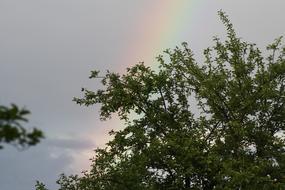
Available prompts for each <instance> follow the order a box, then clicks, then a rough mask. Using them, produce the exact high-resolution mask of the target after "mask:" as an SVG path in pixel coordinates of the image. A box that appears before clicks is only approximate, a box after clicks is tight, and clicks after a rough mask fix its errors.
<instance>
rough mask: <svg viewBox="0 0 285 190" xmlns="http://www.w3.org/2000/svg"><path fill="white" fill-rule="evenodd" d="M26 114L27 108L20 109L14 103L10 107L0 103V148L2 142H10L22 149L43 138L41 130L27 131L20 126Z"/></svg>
mask: <svg viewBox="0 0 285 190" xmlns="http://www.w3.org/2000/svg"><path fill="white" fill-rule="evenodd" d="M28 114H30V111H29V110H27V109H25V108H22V109H21V108H19V107H18V106H17V105H15V104H12V105H11V106H10V107H7V106H3V105H0V149H2V148H3V144H12V145H14V146H16V147H17V148H19V149H23V148H26V147H29V146H33V145H36V144H37V143H39V142H40V140H41V139H42V138H43V133H42V131H40V130H39V129H36V128H33V129H32V131H28V130H27V129H26V128H24V127H23V126H22V122H27V121H28V119H27V118H26V115H28Z"/></svg>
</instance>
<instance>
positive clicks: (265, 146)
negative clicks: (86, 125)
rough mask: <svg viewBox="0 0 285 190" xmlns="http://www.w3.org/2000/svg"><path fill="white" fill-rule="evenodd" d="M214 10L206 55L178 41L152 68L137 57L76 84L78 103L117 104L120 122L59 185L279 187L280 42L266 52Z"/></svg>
mask: <svg viewBox="0 0 285 190" xmlns="http://www.w3.org/2000/svg"><path fill="white" fill-rule="evenodd" d="M219 15H220V18H221V20H222V21H223V23H224V25H225V26H226V29H227V39H226V40H225V41H221V40H220V39H219V38H214V42H215V43H214V46H213V47H212V48H207V49H206V50H205V51H204V55H205V63H204V64H198V63H197V62H196V61H195V60H194V58H193V53H192V52H191V50H190V49H189V48H188V47H187V44H186V43H183V44H182V47H181V48H179V47H177V48H175V49H174V50H166V51H165V54H166V55H167V57H165V56H159V57H158V58H157V60H158V62H159V64H160V69H159V71H157V72H156V71H154V70H152V69H151V68H150V67H147V66H145V65H144V64H138V65H136V66H134V67H132V68H128V69H127V72H126V74H124V75H120V74H117V73H111V72H108V73H107V74H106V76H105V77H104V78H103V80H102V83H103V85H104V86H105V87H106V88H104V89H101V90H98V91H96V92H94V91H90V90H87V89H83V91H84V97H83V98H75V101H76V102H77V103H78V104H80V105H85V106H91V105H94V104H100V105H101V111H100V114H101V117H102V119H107V118H110V117H111V115H112V114H113V113H118V115H119V116H120V118H121V119H122V120H124V121H125V123H126V127H125V128H124V129H123V130H121V131H117V132H114V131H111V132H110V134H111V135H114V139H113V140H111V141H110V142H108V143H107V147H106V148H99V149H97V150H96V157H95V158H94V159H93V163H92V166H91V170H90V171H88V172H85V173H84V174H83V176H82V177H78V176H70V177H68V176H65V175H62V176H61V178H60V180H59V181H58V183H59V185H60V190H95V189H98V190H99V189H101V190H116V189H118V190H119V189H120V190H121V189H130V190H134V189H136V190H140V189H148V190H157V189H171V190H178V189H217V190H225V189H228V190H230V189H248V190H252V189H285V152H284V151H285V147H284V145H285V144H284V134H283V132H284V127H285V122H284V118H285V108H284V102H285V91H284V80H285V47H284V46H282V45H281V38H278V39H277V40H275V42H274V43H272V44H271V45H269V46H268V48H267V50H268V51H269V56H268V57H267V58H264V57H263V56H262V54H261V51H260V50H259V49H258V48H257V47H256V45H255V44H251V43H247V42H244V41H242V40H241V39H240V38H238V37H237V36H236V33H235V31H234V29H233V26H232V24H231V23H230V21H229V20H228V17H227V16H226V15H225V14H224V13H223V12H219ZM97 76H98V72H97V71H94V72H92V74H91V78H95V79H96V78H97ZM195 102H196V103H195ZM134 114H136V117H135V118H134V117H132V115H134Z"/></svg>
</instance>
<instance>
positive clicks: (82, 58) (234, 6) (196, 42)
mask: <svg viewBox="0 0 285 190" xmlns="http://www.w3.org/2000/svg"><path fill="white" fill-rule="evenodd" d="M284 7H285V1H284V0H274V1H265V0H251V1H245V0H241V1H236V0H224V1H222V0H193V1H192V0H176V1H174V0H144V1H142V0H140V1H139V0H123V1H117V0H90V1H88V0H25V1H23V0H0V87H1V96H0V104H2V105H3V104H4V105H9V104H10V103H16V104H17V105H19V106H25V107H26V108H28V109H29V110H31V112H32V115H31V116H30V117H29V119H30V122H29V123H28V124H27V125H26V126H27V127H29V126H30V127H33V126H36V127H38V128H41V129H42V130H43V131H44V132H45V134H46V139H45V140H44V141H43V142H42V143H41V144H39V145H38V146H36V147H32V148H30V149H28V150H26V151H21V152H19V151H17V150H16V149H15V148H13V147H11V146H6V147H5V149H4V150H1V151H0V189H1V190H31V189H33V186H34V184H35V180H41V181H43V182H45V183H46V184H47V185H48V187H50V188H55V187H56V185H55V181H56V179H57V178H58V175H59V174H60V173H63V172H65V173H79V172H80V171H81V170H85V169H88V166H89V160H88V159H89V158H91V157H92V155H93V149H95V148H96V147H97V146H103V145H104V143H106V142H107V139H108V137H107V131H109V130H110V129H112V128H115V129H116V128H118V127H119V126H121V124H120V122H119V121H118V120H116V119H114V120H111V121H107V122H100V121H99V119H98V107H97V106H94V107H90V108H85V107H80V106H78V105H76V104H75V103H74V102H72V101H71V100H72V98H73V97H74V96H80V95H81V92H80V89H81V87H89V88H91V89H96V88H98V87H100V85H99V83H98V82H95V81H90V80H88V76H89V73H90V70H92V69H99V70H103V71H104V70H106V69H109V70H111V71H116V72H122V71H123V70H124V68H125V67H127V66H131V65H133V64H136V63H138V62H139V61H145V64H147V65H151V66H155V60H154V58H155V56H157V55H158V53H161V52H162V51H163V50H164V49H166V48H174V47H175V46H176V45H179V44H180V43H181V42H183V41H186V42H188V43H189V46H190V47H191V48H192V50H193V51H194V53H195V55H196V56H197V57H198V59H199V57H200V56H201V50H202V49H204V48H206V47H208V46H209V45H211V44H212V41H211V40H212V36H214V35H218V36H221V37H222V36H223V35H224V34H225V31H224V28H223V25H222V24H221V22H220V21H219V19H218V16H217V11H218V10H220V9H223V10H224V11H226V12H227V14H228V15H229V16H230V19H231V21H232V22H233V24H234V27H235V28H236V30H237V33H238V35H239V36H241V37H242V38H243V39H245V40H247V41H250V42H255V43H257V44H258V45H259V46H260V47H261V48H264V46H265V45H266V44H268V43H270V42H272V41H273V39H275V38H276V37H278V36H281V35H284V34H285V24H284V23H285V22H284V21H285V12H284Z"/></svg>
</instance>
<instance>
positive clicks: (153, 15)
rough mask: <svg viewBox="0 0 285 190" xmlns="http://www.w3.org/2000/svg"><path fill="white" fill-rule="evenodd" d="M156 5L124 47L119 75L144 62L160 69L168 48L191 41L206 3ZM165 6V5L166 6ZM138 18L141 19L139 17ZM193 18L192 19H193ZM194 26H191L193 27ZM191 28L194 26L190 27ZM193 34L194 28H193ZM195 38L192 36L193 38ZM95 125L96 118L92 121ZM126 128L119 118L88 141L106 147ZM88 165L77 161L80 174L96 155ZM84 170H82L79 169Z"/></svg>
mask: <svg viewBox="0 0 285 190" xmlns="http://www.w3.org/2000/svg"><path fill="white" fill-rule="evenodd" d="M151 1H152V5H151V6H149V4H148V3H147V4H148V6H147V8H149V9H148V10H143V11H144V12H143V14H142V15H139V19H136V20H138V22H137V23H136V25H134V26H132V27H131V28H130V30H131V31H134V33H135V34H134V35H133V36H131V37H128V38H127V39H126V40H125V41H126V43H125V44H122V49H123V51H122V52H121V56H120V57H119V58H118V59H119V61H118V62H117V63H118V65H116V66H115V67H114V68H113V69H115V71H116V72H119V73H124V72H125V70H126V68H127V67H131V66H132V65H134V64H137V63H139V62H142V61H144V63H145V65H147V66H151V67H152V68H157V64H156V63H157V62H156V61H155V57H156V56H158V55H159V54H162V52H163V51H164V50H165V49H167V48H174V47H175V46H177V45H180V43H181V42H183V41H187V39H183V36H185V35H182V34H185V32H186V33H187V34H186V35H188V32H189V25H190V24H191V23H192V24H193V22H194V21H193V20H194V19H193V15H194V13H195V10H194V9H197V6H198V4H200V3H201V2H204V1H203V0H162V1H159V0H151ZM162 2H163V3H162ZM135 16H137V15H135ZM189 18H190V19H189ZM192 24H191V25H192ZM190 27H191V26H190ZM190 30H191V28H190ZM190 37H191V36H190ZM90 120H91V121H90V123H92V122H93V117H92V118H90ZM122 128H123V122H121V121H119V119H118V118H117V117H113V118H112V119H111V120H108V121H105V122H104V123H102V126H101V127H96V128H95V129H92V130H91V131H90V132H89V134H88V135H87V136H86V138H88V139H94V143H95V144H96V145H97V146H99V147H104V145H105V143H107V141H108V140H110V139H111V137H110V136H109V135H108V131H110V130H111V129H114V130H118V129H122ZM86 154H88V156H89V157H88V156H86V157H87V158H86V161H85V162H84V161H83V162H82V159H79V158H78V159H76V160H75V161H77V162H75V164H76V163H77V166H75V168H78V171H80V169H82V166H83V165H84V166H85V168H86V169H87V165H88V164H89V163H90V162H87V160H88V158H90V157H92V155H94V153H93V152H92V151H90V152H88V153H86ZM79 166H80V167H79Z"/></svg>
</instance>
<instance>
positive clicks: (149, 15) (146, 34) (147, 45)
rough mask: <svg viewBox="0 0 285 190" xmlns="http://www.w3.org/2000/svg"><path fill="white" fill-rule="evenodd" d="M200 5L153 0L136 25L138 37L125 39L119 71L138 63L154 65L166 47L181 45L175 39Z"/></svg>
mask: <svg viewBox="0 0 285 190" xmlns="http://www.w3.org/2000/svg"><path fill="white" fill-rule="evenodd" d="M162 2H163V3H162ZM200 2H203V1H199V3H200ZM199 3H198V1H193V0H179V1H174V0H164V1H157V0H154V1H153V5H152V6H151V7H150V10H147V11H145V12H144V14H143V15H141V18H139V19H138V20H139V22H137V24H136V26H134V27H135V32H136V35H135V36H132V37H133V38H129V39H127V40H126V42H127V44H126V48H124V51H123V52H122V53H121V58H119V62H118V63H119V65H118V66H117V68H116V70H117V71H118V72H122V71H125V69H126V67H130V66H131V65H134V64H137V63H139V62H144V63H145V64H146V65H148V66H155V64H153V63H155V61H154V58H155V57H156V56H158V55H159V54H161V53H162V52H163V51H164V50H165V49H166V48H173V47H175V46H176V45H180V44H179V43H181V42H182V41H179V42H176V41H175V40H177V37H179V36H180V33H182V32H183V30H184V29H185V28H186V27H189V24H190V23H191V22H192V20H191V18H192V17H191V16H192V14H193V12H194V9H195V7H197V5H198V4H199ZM189 18H190V20H189ZM185 40H187V39H184V41H185ZM174 41H175V44H173V42H174ZM177 43H178V44H177ZM169 45H170V46H169Z"/></svg>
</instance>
